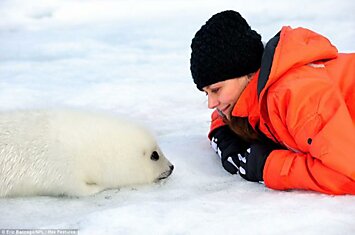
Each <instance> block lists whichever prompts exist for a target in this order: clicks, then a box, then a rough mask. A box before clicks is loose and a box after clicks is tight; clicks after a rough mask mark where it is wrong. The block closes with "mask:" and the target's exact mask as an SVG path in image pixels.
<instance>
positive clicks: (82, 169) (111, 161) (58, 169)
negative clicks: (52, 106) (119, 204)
mask: <svg viewBox="0 0 355 235" xmlns="http://www.w3.org/2000/svg"><path fill="white" fill-rule="evenodd" d="M173 168H174V167H173V165H172V164H171V163H170V162H169V161H168V160H167V159H166V158H165V156H164V154H163V153H162V152H161V150H160V148H159V146H158V145H157V142H156V139H155V138H154V137H153V135H152V134H151V133H150V132H149V131H148V130H147V129H145V128H144V127H142V126H140V125H137V124H135V123H133V122H130V121H127V120H123V119H120V118H117V117H115V116H109V115H106V114H105V115H104V114H99V113H89V112H82V111H73V110H28V111H12V112H2V113H0V197H13V196H34V195H50V196H60V195H68V196H87V195H92V194H95V193H97V192H100V191H103V190H105V189H112V188H120V187H122V186H128V185H137V184H148V183H152V182H156V181H159V180H160V179H163V178H166V177H168V176H169V175H170V174H171V173H172V171H173Z"/></svg>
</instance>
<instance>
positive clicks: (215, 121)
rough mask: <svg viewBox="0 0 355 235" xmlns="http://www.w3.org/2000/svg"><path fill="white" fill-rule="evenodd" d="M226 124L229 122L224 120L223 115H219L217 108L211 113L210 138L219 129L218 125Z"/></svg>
mask: <svg viewBox="0 0 355 235" xmlns="http://www.w3.org/2000/svg"><path fill="white" fill-rule="evenodd" d="M225 125H227V124H226V123H225V122H224V121H223V118H222V117H221V115H219V113H218V110H217V109H215V110H214V111H213V112H212V115H211V125H210V131H209V133H208V138H209V139H210V140H211V139H212V134H213V133H214V131H215V130H217V128H218V127H221V126H225Z"/></svg>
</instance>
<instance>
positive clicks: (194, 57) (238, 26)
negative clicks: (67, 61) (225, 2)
mask: <svg viewBox="0 0 355 235" xmlns="http://www.w3.org/2000/svg"><path fill="white" fill-rule="evenodd" d="M191 49H192V52H191V59H190V70H191V74H192V78H193V80H194V83H195V84H196V86H197V88H198V89H199V90H202V88H204V87H205V86H208V85H211V84H214V83H217V82H221V81H225V80H228V79H231V78H235V77H241V76H244V75H248V74H250V73H252V72H256V71H257V70H258V69H259V68H260V64H261V57H262V54H263V51H264V46H263V43H262V42H261V36H260V35H259V34H258V33H257V32H256V31H254V30H252V29H251V28H250V26H249V24H248V23H247V22H246V20H245V19H244V18H243V17H242V16H241V15H240V14H239V13H238V12H235V11H232V10H228V11H223V12H220V13H217V14H215V15H213V16H212V17H211V18H210V19H209V20H208V21H207V22H206V24H204V25H203V26H202V27H201V29H200V30H199V31H197V33H196V35H195V37H194V38H193V39H192V43H191Z"/></svg>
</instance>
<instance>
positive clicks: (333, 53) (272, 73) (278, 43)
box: [259, 26, 338, 98]
mask: <svg viewBox="0 0 355 235" xmlns="http://www.w3.org/2000/svg"><path fill="white" fill-rule="evenodd" d="M272 42H273V44H274V48H271V51H270V48H269V52H267V47H268V45H266V48H265V50H266V51H265V52H264V55H263V61H262V65H261V69H260V70H261V71H260V76H259V79H263V78H261V76H267V77H265V78H264V79H265V83H266V84H265V83H264V84H263V85H265V89H263V91H261V90H260V92H261V96H262V94H263V93H264V92H265V90H267V87H269V86H270V85H271V84H273V83H274V82H275V81H277V80H278V79H279V78H280V77H281V76H282V75H283V74H285V73H286V72H287V71H289V70H290V69H292V68H296V67H299V66H302V65H306V64H309V63H314V62H317V61H322V60H329V59H334V58H336V57H337V55H338V50H337V48H336V47H335V46H333V45H332V44H331V43H330V41H329V40H328V39H327V38H325V37H324V36H322V35H320V34H317V33H315V32H313V31H311V30H309V29H305V28H296V29H292V28H291V27H289V26H285V27H283V28H282V29H281V31H280V32H279V33H278V34H277V35H276V36H275V37H274V38H272V39H271V40H270V41H269V43H271V44H272ZM269 43H268V44H269ZM271 47H272V46H271ZM267 53H269V56H270V55H271V57H270V59H271V61H270V60H268V59H267V58H264V57H267V55H265V54H267ZM265 63H266V64H267V63H269V69H267V68H266V70H268V71H263V67H264V70H265ZM270 66H271V67H270ZM266 67H267V66H266ZM261 88H263V87H261ZM259 98H261V97H259Z"/></svg>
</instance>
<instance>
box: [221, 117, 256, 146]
mask: <svg viewBox="0 0 355 235" xmlns="http://www.w3.org/2000/svg"><path fill="white" fill-rule="evenodd" d="M223 119H224V122H225V123H227V124H228V125H229V127H230V128H231V130H232V131H234V132H235V133H236V134H237V135H238V136H240V137H241V138H242V139H244V140H245V141H247V142H249V143H253V142H257V141H260V140H261V139H262V137H261V135H260V134H259V133H258V132H257V131H256V130H254V128H253V127H252V126H251V125H250V123H249V121H248V117H235V116H231V118H230V120H227V119H226V118H223Z"/></svg>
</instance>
